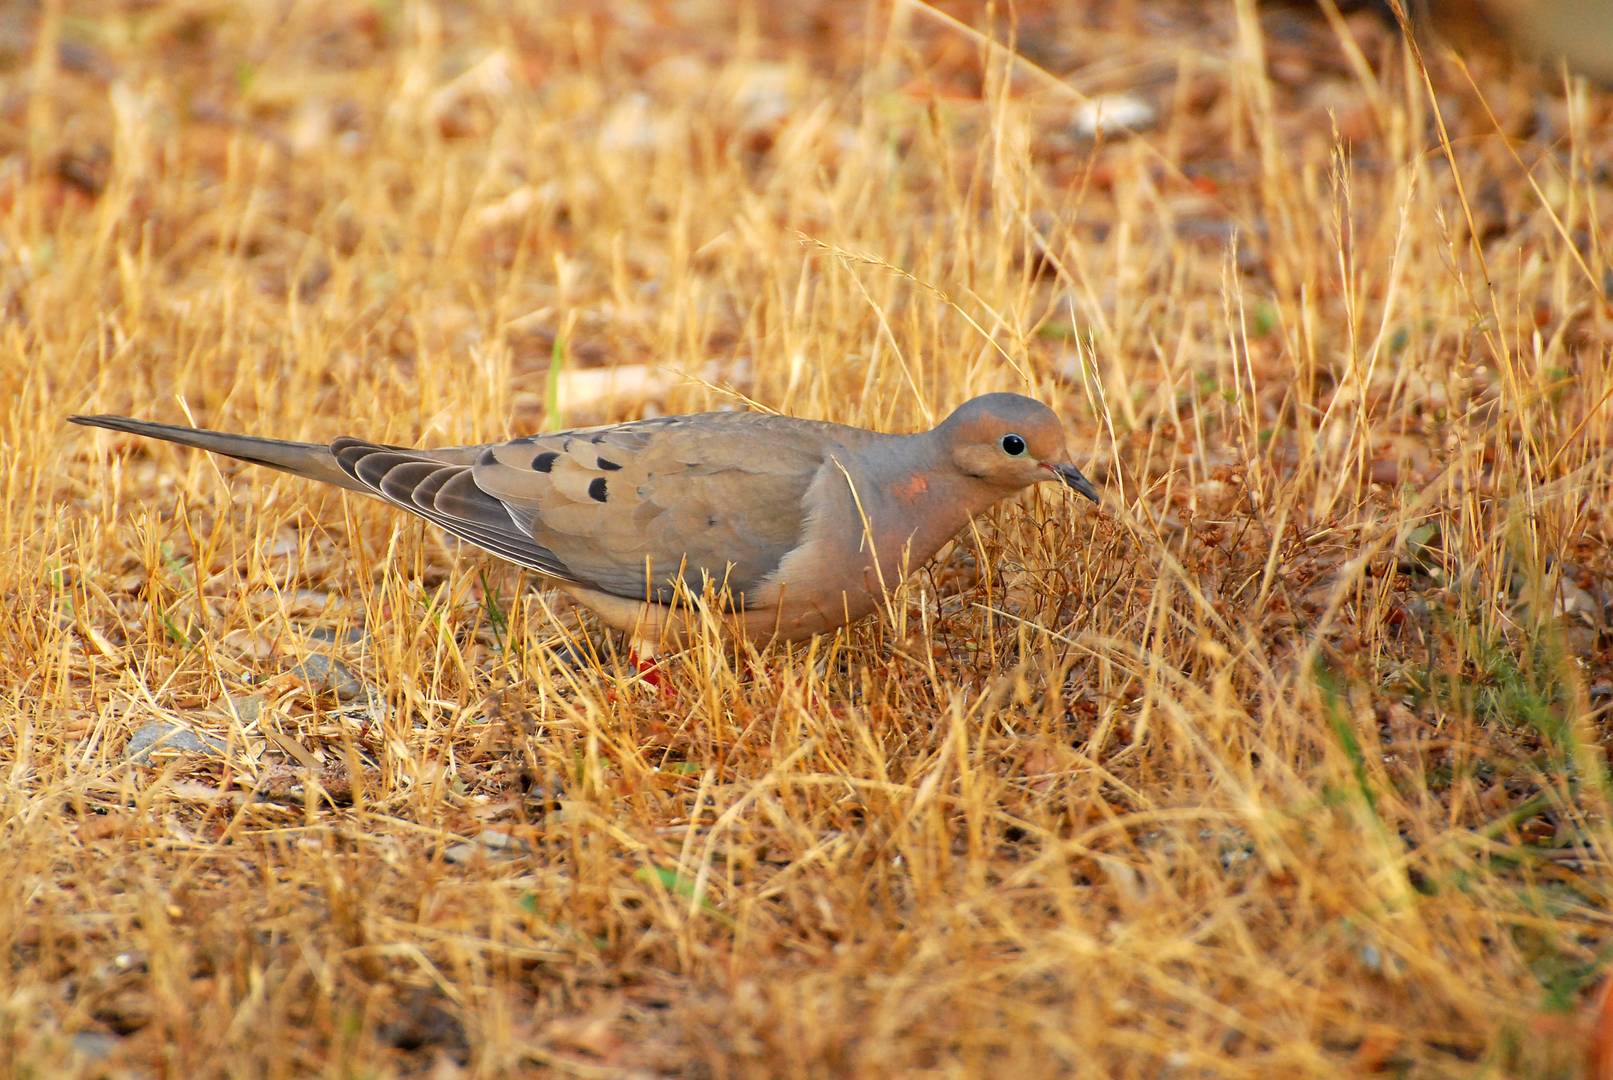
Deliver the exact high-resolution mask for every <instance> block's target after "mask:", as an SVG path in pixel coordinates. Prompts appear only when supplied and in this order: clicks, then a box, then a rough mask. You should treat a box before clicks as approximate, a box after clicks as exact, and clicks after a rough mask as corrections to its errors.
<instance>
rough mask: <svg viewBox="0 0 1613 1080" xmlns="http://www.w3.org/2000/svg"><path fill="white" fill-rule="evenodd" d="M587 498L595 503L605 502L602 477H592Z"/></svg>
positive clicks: (603, 479)
mask: <svg viewBox="0 0 1613 1080" xmlns="http://www.w3.org/2000/svg"><path fill="white" fill-rule="evenodd" d="M588 497H589V498H590V499H593V500H594V501H595V502H604V501H605V478H604V477H603V476H596V477H594V482H593V483H591V484H589V485H588Z"/></svg>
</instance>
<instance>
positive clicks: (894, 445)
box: [852, 431, 1004, 567]
mask: <svg viewBox="0 0 1613 1080" xmlns="http://www.w3.org/2000/svg"><path fill="white" fill-rule="evenodd" d="M857 465H858V467H857V468H856V469H854V470H852V471H853V473H854V475H853V477H852V479H853V481H854V482H855V484H856V489H857V496H858V499H859V500H860V501H861V503H862V511H863V514H864V515H866V517H867V519H868V525H869V528H870V529H871V531H872V532H873V535H874V542H875V545H876V547H877V550H878V552H879V561H880V562H881V563H885V562H887V561H890V560H891V559H893V558H896V557H899V553H900V552H901V551H902V550H903V548H906V550H907V553H908V555H907V557H908V560H909V565H911V566H914V567H916V566H918V565H919V564H921V563H923V562H926V561H928V560H929V558H930V557H931V556H932V555H934V554H935V553H936V552H937V551H939V550H940V549H941V545H943V544H945V543H946V542H947V541H948V540H950V539H952V537H953V536H955V535H956V534H957V532H958V530H959V529H961V528H963V526H964V525H965V524H966V523H967V522H968V520H969V519H970V518H971V517H973V516H975V515H976V514H980V513H982V512H984V511H985V510H986V509H987V508H989V507H990V506H991V505H992V504H993V503H995V502H996V501H997V500H999V499H1001V498H1002V497H1003V494H1004V493H1003V492H1001V491H999V490H998V489H997V488H995V487H993V486H992V485H989V484H986V483H984V482H983V481H981V480H978V479H976V478H974V477H971V476H967V475H965V474H964V473H962V472H960V471H959V470H958V467H957V465H956V464H954V462H953V461H952V456H951V453H950V451H949V450H948V448H947V446H946V445H945V442H944V441H943V439H942V438H941V436H940V435H939V434H938V433H936V432H934V431H927V432H922V433H920V434H917V435H894V436H889V437H888V438H887V439H882V440H880V441H879V442H877V443H875V444H873V445H872V446H869V447H867V448H866V449H865V450H864V452H863V453H862V454H861V455H860V460H859V461H858V463H857Z"/></svg>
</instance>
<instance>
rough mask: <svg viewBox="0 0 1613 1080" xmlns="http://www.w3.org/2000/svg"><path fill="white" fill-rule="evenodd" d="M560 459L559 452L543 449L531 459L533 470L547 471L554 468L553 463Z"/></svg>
mask: <svg viewBox="0 0 1613 1080" xmlns="http://www.w3.org/2000/svg"><path fill="white" fill-rule="evenodd" d="M559 460H560V454H559V453H558V452H557V451H554V450H545V451H544V452H543V453H541V454H539V455H538V456H537V457H535V458H533V459H532V471H533V472H548V471H549V470H551V469H553V468H554V463H555V462H557V461H559Z"/></svg>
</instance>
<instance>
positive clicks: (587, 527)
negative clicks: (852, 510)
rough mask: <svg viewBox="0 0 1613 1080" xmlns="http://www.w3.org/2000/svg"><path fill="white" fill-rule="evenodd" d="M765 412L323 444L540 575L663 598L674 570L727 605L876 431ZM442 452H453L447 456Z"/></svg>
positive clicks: (407, 501)
mask: <svg viewBox="0 0 1613 1080" xmlns="http://www.w3.org/2000/svg"><path fill="white" fill-rule="evenodd" d="M877 437H878V436H874V435H872V434H871V433H868V432H863V431H860V430H858V429H855V428H846V427H841V426H840V425H836V424H822V423H815V422H812V421H802V420H795V419H792V418H789V417H780V416H770V415H766V414H762V413H740V412H733V413H704V414H699V415H695V416H679V417H662V418H657V419H653V420H640V421H636V422H633V423H628V424H620V425H616V426H612V427H600V428H591V429H585V430H578V431H564V432H556V433H553V434H548V435H536V436H532V437H529V438H524V439H516V440H514V441H513V442H507V443H500V444H496V445H493V446H489V447H485V448H481V449H479V451H475V452H467V450H465V449H463V448H461V449H455V450H451V451H408V450H398V449H396V448H392V447H380V446H375V445H372V444H369V443H365V442H361V441H359V440H355V439H338V440H336V441H335V442H333V443H332V444H331V452H332V453H333V454H334V456H335V458H336V461H337V463H338V465H339V466H340V467H341V469H342V470H343V471H344V472H345V473H346V474H347V475H348V476H350V477H352V478H353V479H354V480H356V481H357V482H358V483H359V484H362V485H363V486H364V487H365V488H367V489H368V490H370V491H373V492H374V493H375V494H377V495H379V496H380V497H381V498H383V499H385V500H387V501H388V502H391V503H394V504H395V505H397V506H400V507H402V508H404V509H406V510H410V511H413V512H414V513H417V514H419V515H421V516H422V517H424V518H426V519H428V520H430V521H432V522H435V523H436V524H438V525H440V526H442V527H443V528H444V529H446V530H448V531H449V532H451V533H453V534H454V535H456V536H459V537H462V538H463V539H465V540H468V541H470V542H471V543H473V544H475V545H477V546H478V547H482V548H485V549H486V550H488V551H490V552H492V553H493V554H495V555H498V556H500V557H502V558H505V559H508V560H510V561H511V562H514V563H518V564H520V565H522V566H527V567H530V568H531V569H533V570H536V571H538V572H539V573H541V574H544V575H547V576H549V577H552V578H557V579H560V580H562V581H569V582H576V583H578V584H582V585H586V586H588V587H590V588H593V589H597V590H599V591H601V592H606V593H610V594H613V595H616V596H621V597H626V598H630V599H638V600H644V599H651V600H655V601H659V602H663V603H664V602H666V601H668V600H670V599H671V597H672V594H673V587H672V584H671V583H672V581H673V580H675V579H678V578H681V579H682V580H683V581H684V582H685V583H686V584H687V585H688V586H689V587H690V588H691V589H693V590H694V591H695V592H697V593H698V592H699V591H700V589H701V588H702V585H703V582H704V581H705V580H706V579H709V580H711V581H712V582H713V583H714V584H715V585H716V586H717V587H719V588H721V589H726V590H727V591H728V593H729V594H730V595H731V596H732V597H733V598H734V599H735V600H736V601H738V602H743V601H744V599H745V597H746V594H747V592H749V591H751V590H753V589H755V588H756V587H757V586H759V585H760V584H762V583H763V581H764V580H765V579H766V578H767V576H768V575H769V574H771V573H772V572H773V571H774V570H776V569H777V568H778V565H779V563H780V562H781V561H782V560H783V558H784V556H785V555H786V554H788V553H789V552H790V551H791V550H792V549H794V548H795V547H797V546H798V545H799V544H800V543H801V539H802V536H803V533H804V531H805V528H806V521H807V518H808V517H809V514H810V508H809V507H807V506H805V503H804V500H805V496H806V493H807V489H808V488H809V487H810V486H811V484H812V481H813V478H814V477H815V476H817V475H818V473H819V471H820V470H821V469H823V468H825V467H831V468H832V467H833V466H832V465H829V464H828V463H829V462H830V459H831V458H832V457H833V456H834V455H835V453H836V451H837V450H838V449H843V448H846V447H848V446H855V445H859V444H861V443H862V442H864V441H866V440H868V439H871V438H877ZM445 459H451V460H445Z"/></svg>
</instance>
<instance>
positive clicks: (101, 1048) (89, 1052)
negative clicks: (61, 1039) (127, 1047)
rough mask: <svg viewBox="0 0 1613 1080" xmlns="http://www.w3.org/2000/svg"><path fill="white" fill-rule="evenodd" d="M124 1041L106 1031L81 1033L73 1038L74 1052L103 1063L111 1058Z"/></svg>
mask: <svg viewBox="0 0 1613 1080" xmlns="http://www.w3.org/2000/svg"><path fill="white" fill-rule="evenodd" d="M122 1041H123V1040H122V1039H119V1038H118V1037H117V1036H116V1035H111V1034H108V1033H107V1032H105V1031H80V1032H79V1033H78V1034H76V1035H74V1036H73V1052H74V1053H76V1054H78V1055H79V1056H80V1057H86V1058H89V1059H90V1060H91V1061H102V1060H104V1059H106V1058H109V1057H111V1056H112V1054H113V1052H114V1051H116V1050H117V1048H118V1045H119V1044H120V1043H121V1042H122Z"/></svg>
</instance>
